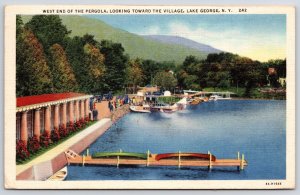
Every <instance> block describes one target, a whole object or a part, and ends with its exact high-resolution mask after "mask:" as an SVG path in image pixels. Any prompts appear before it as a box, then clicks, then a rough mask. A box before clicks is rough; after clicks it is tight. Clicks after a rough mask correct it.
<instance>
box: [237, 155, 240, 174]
mask: <svg viewBox="0 0 300 195" xmlns="http://www.w3.org/2000/svg"><path fill="white" fill-rule="evenodd" d="M237 159H238V160H240V152H238V153H237ZM237 170H238V171H239V170H240V166H237Z"/></svg>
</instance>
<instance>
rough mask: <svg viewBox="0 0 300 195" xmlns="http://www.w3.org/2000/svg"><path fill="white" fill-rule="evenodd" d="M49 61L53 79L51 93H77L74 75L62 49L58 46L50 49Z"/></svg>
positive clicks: (55, 45)
mask: <svg viewBox="0 0 300 195" xmlns="http://www.w3.org/2000/svg"><path fill="white" fill-rule="evenodd" d="M49 52H50V56H49V59H50V60H49V61H50V64H51V71H52V77H53V91H54V92H55V93H60V92H66V91H77V89H78V86H77V82H76V79H75V75H74V73H73V70H72V68H71V65H70V64H69V62H68V60H67V57H66V53H65V51H64V49H63V48H62V47H61V46H60V45H59V44H54V45H53V46H52V47H50V50H49Z"/></svg>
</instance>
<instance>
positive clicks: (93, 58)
mask: <svg viewBox="0 0 300 195" xmlns="http://www.w3.org/2000/svg"><path fill="white" fill-rule="evenodd" d="M84 53H85V65H86V66H87V67H86V68H87V71H88V75H86V76H87V78H86V81H87V82H84V83H85V85H86V86H85V87H87V88H88V90H89V91H90V92H93V93H96V92H98V91H101V89H102V81H103V77H104V73H105V65H104V56H103V55H102V54H101V53H100V50H99V48H97V47H96V46H94V45H92V44H91V43H87V44H85V46H84Z"/></svg>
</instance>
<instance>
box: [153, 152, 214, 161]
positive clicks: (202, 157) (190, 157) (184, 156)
mask: <svg viewBox="0 0 300 195" xmlns="http://www.w3.org/2000/svg"><path fill="white" fill-rule="evenodd" d="M178 157H179V153H164V154H157V155H156V157H155V160H157V161H158V160H162V159H170V158H178ZM180 158H181V159H182V160H183V159H187V160H209V154H202V153H180ZM211 161H216V157H215V156H214V155H211Z"/></svg>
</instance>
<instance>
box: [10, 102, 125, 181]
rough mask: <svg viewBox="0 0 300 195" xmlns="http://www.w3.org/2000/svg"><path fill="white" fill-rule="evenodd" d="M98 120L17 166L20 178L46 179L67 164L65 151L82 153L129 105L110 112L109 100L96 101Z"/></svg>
mask: <svg viewBox="0 0 300 195" xmlns="http://www.w3.org/2000/svg"><path fill="white" fill-rule="evenodd" d="M96 108H97V110H99V115H98V121H97V122H96V123H95V124H93V125H91V126H89V127H87V128H86V129H84V130H83V131H81V132H79V133H78V134H76V135H74V136H73V137H71V138H69V139H67V140H66V141H64V142H62V143H61V144H59V145H57V146H56V147H54V148H52V149H50V150H49V151H47V152H45V153H44V154H42V155H40V156H38V157H36V158H35V159H33V160H31V161H29V162H28V163H26V164H21V165H17V166H16V177H17V179H18V180H45V179H47V178H49V177H50V176H51V175H53V174H54V173H55V172H57V171H58V170H60V169H61V168H62V167H64V166H65V165H66V164H67V160H66V157H65V154H64V152H65V151H67V150H73V151H75V152H76V153H81V152H82V151H84V150H85V149H86V148H88V147H89V146H90V145H91V144H92V143H93V142H94V141H95V140H96V139H98V138H99V137H100V136H101V135H102V134H104V133H105V132H106V131H107V130H108V129H109V128H110V127H111V125H112V124H113V123H114V122H116V121H117V120H118V119H120V118H121V117H123V116H124V115H125V114H127V113H128V112H129V105H123V106H121V107H118V108H116V109H114V111H112V112H110V111H109V109H108V102H107V101H102V102H101V103H96Z"/></svg>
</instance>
